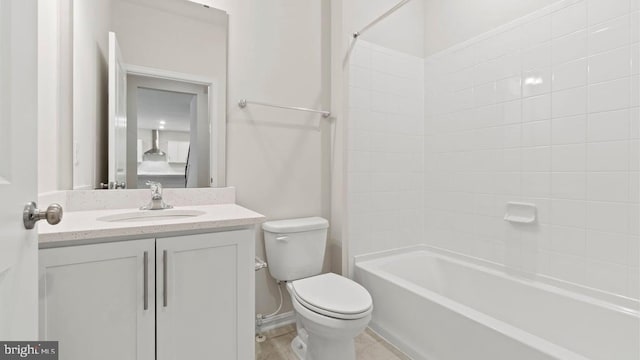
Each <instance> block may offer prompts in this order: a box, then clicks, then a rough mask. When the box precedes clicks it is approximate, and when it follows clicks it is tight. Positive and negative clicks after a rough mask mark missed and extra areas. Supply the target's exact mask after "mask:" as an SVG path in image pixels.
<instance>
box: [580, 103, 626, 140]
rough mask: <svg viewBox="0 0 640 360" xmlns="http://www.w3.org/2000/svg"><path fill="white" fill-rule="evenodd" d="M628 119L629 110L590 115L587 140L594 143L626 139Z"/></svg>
mask: <svg viewBox="0 0 640 360" xmlns="http://www.w3.org/2000/svg"><path fill="white" fill-rule="evenodd" d="M630 119H631V116H630V111H629V109H624V110H617V111H607V112H600V113H595V114H590V115H589V121H588V123H589V127H588V128H589V132H588V134H587V140H588V141H590V142H594V141H609V140H624V139H628V138H629V128H630Z"/></svg>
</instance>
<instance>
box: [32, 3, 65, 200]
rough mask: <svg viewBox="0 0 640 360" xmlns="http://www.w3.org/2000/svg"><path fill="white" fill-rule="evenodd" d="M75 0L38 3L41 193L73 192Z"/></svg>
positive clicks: (39, 162)
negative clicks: (73, 4) (73, 15)
mask: <svg viewBox="0 0 640 360" xmlns="http://www.w3.org/2000/svg"><path fill="white" fill-rule="evenodd" d="M71 11H72V4H71V0H51V1H39V2H38V144H39V147H40V148H43V149H47V151H46V152H45V153H42V155H41V156H39V157H38V192H39V193H45V192H50V191H57V190H61V189H70V188H71V186H72V183H73V171H72V157H73V155H72V139H73V126H72V111H73V107H72V101H71V98H72V94H71V89H72V73H73V69H72V66H71V64H72V53H71V51H70V49H71V43H72V41H73V39H72V34H71V27H72V24H71V23H70V21H68V22H64V21H59V19H60V18H65V19H70V18H71V17H70V14H71Z"/></svg>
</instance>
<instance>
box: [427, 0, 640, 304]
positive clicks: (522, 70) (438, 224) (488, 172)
mask: <svg viewBox="0 0 640 360" xmlns="http://www.w3.org/2000/svg"><path fill="white" fill-rule="evenodd" d="M484 3H490V2H488V1H487V2H484ZM571 4H573V5H571ZM638 4H639V2H638V1H636V0H634V1H632V2H630V1H626V0H625V1H622V0H621V1H611V0H581V1H571V2H564V5H565V6H564V7H563V6H561V5H562V4H560V3H559V4H556V5H557V6H554V7H553V9H551V10H550V9H547V10H548V11H542V12H538V13H536V14H533V15H532V16H529V17H527V18H526V19H525V20H521V21H518V22H516V23H513V24H511V25H509V26H507V27H502V28H500V29H498V30H495V31H491V32H489V33H486V34H483V35H481V36H480V37H476V38H475V39H473V40H471V41H468V42H465V43H463V44H460V45H457V46H455V47H454V48H451V49H448V50H446V51H444V52H443V53H441V54H439V55H437V56H434V57H430V58H427V60H426V70H425V79H426V81H425V84H426V107H425V108H426V116H425V120H426V121H425V129H426V130H425V131H426V134H427V135H426V146H425V193H426V196H425V204H426V208H427V209H426V214H425V222H426V229H427V237H426V239H427V241H428V242H429V243H430V244H433V245H436V246H440V247H444V248H448V249H452V250H455V251H459V252H463V253H467V254H471V255H474V256H477V257H481V258H485V259H488V260H491V261H495V262H498V263H503V264H506V265H507V266H509V267H511V268H515V269H519V270H522V271H525V272H529V273H533V274H543V275H547V276H551V277H554V278H558V279H562V280H566V281H569V282H573V283H578V284H583V285H587V286H589V287H593V288H597V289H602V290H604V291H609V292H612V293H616V294H620V295H624V296H630V297H635V298H638V297H639V289H638V286H639V285H638V284H639V283H640V280H639V279H638V274H639V273H640V269H639V262H640V261H639V259H638V258H639V257H640V254H639V250H638V248H639V242H640V239H639V234H640V225H639V217H640V216H639V213H640V211H639V205H638V202H639V198H640V196H639V188H640V185H639V180H638V179H639V173H638V170H639V166H640V159H639V156H640V146H639V138H640V129H639V123H640V120H639V117H640V110H639V109H638V106H639V101H640V95H639V93H638V89H639V88H640V77H639V75H638V73H639V72H640V67H639V66H638V63H639V61H640V50H639V44H638V40H639V36H638V28H639V26H640V25H639V24H638V19H639V18H640V14H639V13H638V8H639V6H638ZM566 5H571V6H568V7H566ZM465 14H466V12H465V13H460V14H458V13H450V14H448V15H447V16H453V17H454V19H449V21H455V22H463V20H465V19H467V18H466V15H465ZM458 15H460V17H459V18H458V17H457V16H458ZM457 20H459V21H457ZM475 35H480V34H475ZM507 201H526V202H531V203H534V204H536V205H537V207H538V221H537V223H536V224H532V225H512V224H509V223H507V222H505V221H503V220H502V216H503V215H504V210H505V204H506V202H507Z"/></svg>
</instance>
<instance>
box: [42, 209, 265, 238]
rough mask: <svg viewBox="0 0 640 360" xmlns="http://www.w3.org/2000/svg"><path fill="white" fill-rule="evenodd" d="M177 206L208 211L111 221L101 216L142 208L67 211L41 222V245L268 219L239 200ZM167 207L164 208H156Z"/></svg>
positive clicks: (239, 225) (213, 226)
mask: <svg viewBox="0 0 640 360" xmlns="http://www.w3.org/2000/svg"><path fill="white" fill-rule="evenodd" d="M174 210H196V211H202V212H204V214H202V215H199V216H195V217H184V218H176V219H170V220H145V221H130V222H108V221H101V220H98V218H101V217H104V216H110V215H118V214H125V213H131V212H135V211H141V210H138V209H110V210H104V209H103V210H85V211H69V212H65V213H64V216H63V218H62V222H60V223H59V224H58V225H49V224H47V223H46V221H40V222H39V223H38V234H39V242H40V246H41V247H42V246H43V245H44V246H46V247H48V246H55V245H56V243H59V244H60V245H62V244H63V243H64V245H70V244H71V243H72V242H73V241H83V240H84V241H86V240H92V239H105V240H108V239H114V238H115V239H123V238H127V237H130V238H142V237H144V236H148V237H155V236H162V235H175V234H176V233H180V232H187V233H188V232H205V231H207V230H212V231H215V230H216V229H220V228H226V227H242V226H252V225H255V224H259V223H262V222H263V221H264V220H265V217H264V216H263V215H260V214H258V213H256V212H254V211H251V210H249V209H246V208H243V207H242V206H239V205H235V204H217V205H199V206H176V207H175V208H174ZM155 211H163V210H155Z"/></svg>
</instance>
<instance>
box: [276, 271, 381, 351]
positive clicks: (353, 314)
mask: <svg viewBox="0 0 640 360" xmlns="http://www.w3.org/2000/svg"><path fill="white" fill-rule="evenodd" d="M287 291H288V292H289V294H290V295H291V303H292V304H293V308H294V311H295V313H296V323H297V326H298V336H297V337H296V339H294V341H293V342H292V343H291V347H292V349H293V351H294V353H295V354H296V355H297V356H298V358H299V359H301V360H335V359H340V360H355V358H356V357H355V356H356V355H355V345H354V338H355V337H356V336H358V335H359V334H360V333H362V332H363V331H364V330H365V329H366V328H367V326H368V325H369V321H370V320H371V312H372V310H373V306H372V302H371V296H370V295H369V293H368V292H367V291H366V290H365V289H364V288H363V287H362V286H360V285H359V284H357V283H355V282H353V281H351V280H349V279H347V278H345V277H342V276H339V275H336V274H333V273H328V274H323V275H317V276H313V277H310V278H306V279H302V280H296V281H294V282H288V283H287Z"/></svg>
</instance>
